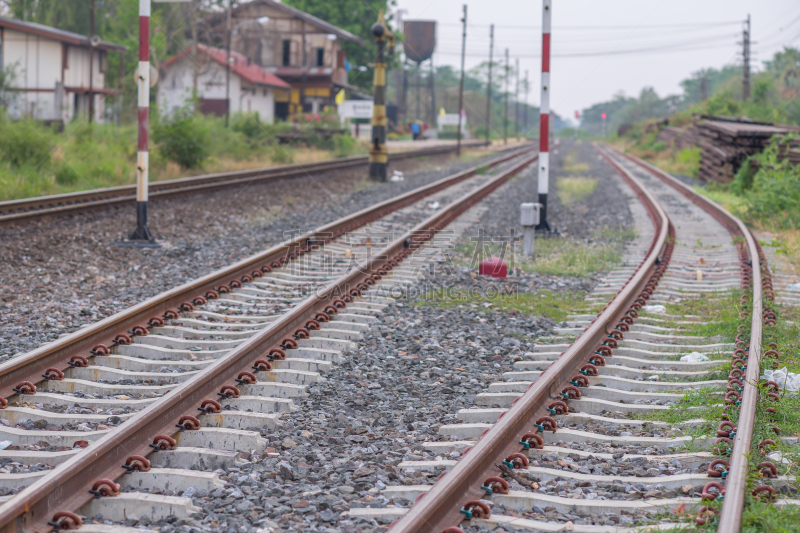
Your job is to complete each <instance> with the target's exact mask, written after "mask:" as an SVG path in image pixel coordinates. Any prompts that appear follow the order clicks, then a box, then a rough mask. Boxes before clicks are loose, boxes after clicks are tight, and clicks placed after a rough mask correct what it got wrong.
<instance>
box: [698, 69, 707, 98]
mask: <svg viewBox="0 0 800 533" xmlns="http://www.w3.org/2000/svg"><path fill="white" fill-rule="evenodd" d="M700 98H701V99H702V100H703V101H706V100H708V82H707V78H706V73H705V70H704V71H703V77H702V78H700Z"/></svg>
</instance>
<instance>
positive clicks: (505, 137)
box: [503, 48, 508, 144]
mask: <svg viewBox="0 0 800 533" xmlns="http://www.w3.org/2000/svg"><path fill="white" fill-rule="evenodd" d="M503 144H508V48H506V94H505V111H504V112H503Z"/></svg>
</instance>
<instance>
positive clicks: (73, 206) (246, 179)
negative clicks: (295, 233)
mask: <svg viewBox="0 0 800 533" xmlns="http://www.w3.org/2000/svg"><path fill="white" fill-rule="evenodd" d="M485 144H486V143H484V142H483V141H474V142H472V143H471V144H470V146H472V147H477V146H485ZM453 151H455V147H451V146H435V147H431V148H423V149H419V150H409V151H406V152H397V153H393V154H392V155H391V158H390V160H391V161H398V160H402V159H408V158H412V157H424V156H431V155H440V154H446V153H450V152H453ZM366 164H367V156H353V157H345V158H340V159H328V160H325V161H316V162H313V163H296V164H290V165H279V166H274V167H265V168H258V169H252V170H239V171H234V172H221V173H217V174H206V175H202V176H191V177H187V178H178V179H174V180H164V181H155V182H152V183H150V197H151V198H158V197H165V196H171V195H176V194H184V193H190V192H198V191H203V190H209V189H216V188H222V187H230V186H233V185H239V184H243V183H254V182H257V181H265V180H268V181H276V180H281V179H286V178H296V177H303V176H307V175H310V174H318V173H320V172H329V171H331V170H342V169H347V168H356V167H359V166H363V165H366ZM135 201H136V186H135V185H120V186H117V187H106V188H103V189H93V190H90V191H79V192H71V193H65V194H55V195H51V196H38V197H35V198H22V199H19V200H8V201H5V202H0V224H1V223H4V222H13V221H17V220H23V219H28V218H36V217H42V216H46V215H57V214H62V213H68V212H71V211H79V210H83V209H89V208H94V207H104V206H110V205H118V204H123V203H131V202H135Z"/></svg>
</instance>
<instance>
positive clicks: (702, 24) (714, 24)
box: [437, 20, 742, 31]
mask: <svg viewBox="0 0 800 533" xmlns="http://www.w3.org/2000/svg"><path fill="white" fill-rule="evenodd" d="M741 23H742V21H741V20H736V21H731V22H696V23H686V24H638V25H634V26H616V25H614V26H554V27H553V28H554V29H557V30H560V31H564V30H580V31H584V30H604V31H614V30H640V29H641V30H646V29H652V28H688V27H700V28H711V27H719V26H733V25H739V24H741ZM437 25H438V26H457V27H461V25H460V24H456V23H452V22H437ZM469 27H470V28H488V27H489V24H474V25H473V24H470V26H469ZM495 27H496V28H497V29H501V30H503V29H506V30H509V29H515V30H528V31H537V30H538V31H541V29H542V27H541V26H514V25H510V26H502V25H495Z"/></svg>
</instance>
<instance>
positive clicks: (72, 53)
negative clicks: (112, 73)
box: [0, 17, 127, 122]
mask: <svg viewBox="0 0 800 533" xmlns="http://www.w3.org/2000/svg"><path fill="white" fill-rule="evenodd" d="M109 50H113V51H118V52H124V51H126V50H127V47H125V46H122V45H119V44H114V43H110V42H106V41H103V40H100V41H98V42H97V43H96V46H95V47H94V50H93V51H92V49H91V46H90V41H89V37H86V36H85V35H80V34H77V33H72V32H69V31H64V30H59V29H57V28H52V27H50V26H44V25H42V24H36V23H33V22H24V21H21V20H16V19H9V18H5V17H0V68H2V69H7V70H10V71H12V72H13V73H14V81H13V86H14V87H15V89H16V91H15V92H16V94H15V95H14V97H13V98H12V100H13V101H12V102H11V104H10V105H9V109H8V112H9V115H10V116H11V117H12V118H21V117H28V118H34V119H38V120H45V121H68V120H72V119H74V118H75V117H76V116H78V115H82V116H87V113H88V110H89V97H90V96H89V93H90V85H91V92H92V95H93V97H94V115H95V120H97V121H98V122H101V121H102V120H103V117H104V116H105V113H104V111H105V99H106V97H107V96H109V95H113V94H116V91H115V90H113V89H109V88H107V87H106V84H105V74H106V71H107V70H108V51H109ZM90 52H92V53H93V55H94V57H93V65H92V80H91V84H90V80H89V58H90Z"/></svg>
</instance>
